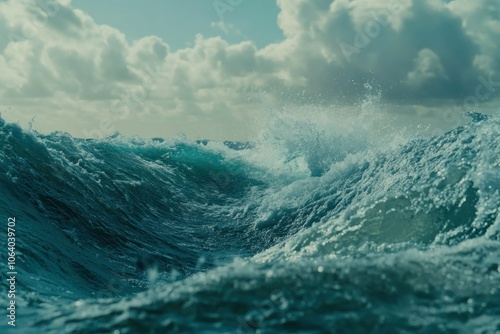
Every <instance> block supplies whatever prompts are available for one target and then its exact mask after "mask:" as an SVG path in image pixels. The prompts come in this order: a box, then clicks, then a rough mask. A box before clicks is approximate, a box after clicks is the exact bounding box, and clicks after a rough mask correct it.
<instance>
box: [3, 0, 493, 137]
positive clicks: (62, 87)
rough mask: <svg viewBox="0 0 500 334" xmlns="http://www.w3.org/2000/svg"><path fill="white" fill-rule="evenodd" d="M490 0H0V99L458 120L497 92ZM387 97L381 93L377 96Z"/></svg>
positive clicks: (107, 111) (209, 123) (205, 124)
mask: <svg viewBox="0 0 500 334" xmlns="http://www.w3.org/2000/svg"><path fill="white" fill-rule="evenodd" d="M498 41H500V2H499V1H498V0H475V1H471V0H397V1H394V2H390V1H388V0H352V1H348V0H335V1H332V0H276V1H274V0H215V1H212V0H185V1H177V0H150V1H146V2H140V1H132V0H107V1H97V0H95V1H89V0H85V1H84V0H73V1H70V0H59V1H55V0H0V95H1V98H0V108H1V109H0V112H2V117H3V118H4V119H6V120H7V121H12V122H19V123H20V124H22V125H23V126H25V125H26V124H28V122H30V121H31V120H32V119H33V117H35V119H34V121H33V128H34V129H36V130H37V131H40V132H52V131H66V132H69V133H70V134H71V135H73V136H76V137H102V136H109V135H112V134H113V133H114V132H116V131H119V132H120V133H123V134H126V135H140V136H143V137H155V136H161V137H173V136H175V135H176V134H177V133H180V132H182V133H186V134H187V135H188V136H190V137H191V138H193V139H196V138H211V139H243V140H246V139H251V138H252V135H253V131H254V130H255V129H254V127H255V126H254V125H253V124H255V122H256V118H259V117H262V115H263V114H265V113H272V112H273V110H283V109H287V108H289V109H294V108H299V109H300V108H301V107H304V106H308V107H309V108H308V109H307V108H306V109H304V110H305V111H304V112H306V111H307V110H310V109H311V106H316V107H317V108H321V109H322V110H324V111H325V112H328V113H331V115H332V117H336V116H335V115H336V114H337V113H338V114H340V110H342V111H344V112H345V111H347V112H349V111H352V112H356V110H358V109H359V106H360V105H361V104H362V101H363V100H365V99H366V97H367V95H370V94H375V95H377V94H379V95H380V98H379V101H378V102H377V103H378V104H379V105H380V106H381V107H380V109H381V110H382V111H381V112H384V113H386V114H388V115H396V116H400V115H403V114H404V115H405V117H408V119H410V118H411V119H412V120H413V121H414V122H421V123H422V124H424V125H425V124H429V123H433V124H437V126H442V125H443V124H445V125H446V126H448V127H449V126H452V125H455V124H456V123H457V122H458V121H459V120H460V119H461V117H460V114H461V113H464V112H465V111H468V110H476V111H480V112H484V113H494V112H497V111H498V110H499V109H498V105H499V103H498V99H499V98H500V43H498ZM382 106H383V107H382Z"/></svg>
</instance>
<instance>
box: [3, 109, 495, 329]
mask: <svg viewBox="0 0 500 334" xmlns="http://www.w3.org/2000/svg"><path fill="white" fill-rule="evenodd" d="M315 129H316V130H315ZM294 130H295V129H293V128H291V127H290V126H282V127H281V132H279V133H277V132H276V131H274V132H273V131H270V133H273V136H271V137H272V138H271V137H270V136H269V135H268V136H261V137H260V138H256V140H255V141H251V142H248V143H247V142H219V141H193V140H189V139H187V138H186V137H183V136H178V137H175V138H171V139H164V138H139V137H126V136H122V135H119V134H116V135H114V136H111V137H108V138H104V139H78V138H74V137H72V136H70V135H69V134H66V133H59V132H56V133H51V134H41V133H38V132H36V131H34V130H31V129H23V128H21V127H20V126H19V125H17V124H13V123H7V122H6V121H4V120H2V119H0V147H1V151H0V214H1V218H0V220H1V221H2V222H3V227H2V229H3V230H4V232H3V237H2V238H0V245H1V249H2V250H3V252H4V254H3V255H2V256H3V257H2V258H3V260H2V263H1V265H0V268H1V271H2V277H4V279H2V283H1V287H2V294H3V295H4V297H6V296H7V292H8V291H9V289H10V286H11V282H9V281H8V280H7V279H6V278H9V277H8V276H9V275H7V272H9V271H11V270H10V269H12V268H10V269H9V268H8V267H7V265H8V262H7V254H8V251H7V249H8V239H7V227H8V222H9V218H15V263H14V267H13V268H14V269H15V271H16V277H15V327H14V326H12V325H9V324H8V321H9V317H8V315H9V313H8V312H9V310H8V309H6V308H8V307H9V304H8V302H2V305H3V306H2V309H3V310H4V311H3V313H4V314H3V315H2V318H3V320H2V322H1V324H0V332H1V333H58V334H59V333H113V334H119V333H121V334H124V333H349V334H355V333H464V334H465V333H477V334H480V333H481V334H490V333H491V334H498V333H500V271H499V262H500V229H499V227H500V217H499V214H498V208H499V206H500V145H499V137H500V120H499V119H498V118H497V117H489V118H486V117H473V119H472V120H471V121H470V122H469V123H467V124H465V125H463V126H459V127H456V128H455V129H453V130H451V131H448V132H446V133H441V134H433V135H412V136H410V135H408V136H405V135H404V134H402V135H398V136H397V137H398V139H397V140H392V141H390V142H384V143H383V145H382V144H380V143H378V142H377V141H376V140H372V139H371V138H370V137H369V136H368V135H363V134H360V133H357V132H356V131H358V129H357V128H356V127H352V128H351V129H343V128H342V127H339V128H337V129H334V131H333V130H332V131H317V128H315V127H314V126H312V125H311V124H309V125H308V126H306V125H304V126H303V129H301V132H300V133H299V135H297V134H296V132H295V131H294ZM270 138H271V139H270ZM4 297H2V300H5V301H6V300H7V298H4Z"/></svg>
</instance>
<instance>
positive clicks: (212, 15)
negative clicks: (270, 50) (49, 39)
mask: <svg viewBox="0 0 500 334" xmlns="http://www.w3.org/2000/svg"><path fill="white" fill-rule="evenodd" d="M220 1H221V2H219V3H226V4H229V3H230V2H228V1H225V0H220ZM214 3H216V2H214V1H211V0H183V1H179V0H148V1H136V0H106V1H97V0H93V1H92V0H73V1H72V4H73V6H74V7H76V8H79V9H82V10H84V11H85V12H87V13H88V14H90V15H91V16H92V18H93V19H94V20H95V21H96V22H97V23H98V24H107V25H110V26H113V27H115V28H117V29H119V30H120V31H122V32H123V33H125V34H126V36H127V38H128V39H129V40H135V39H139V38H142V37H145V36H149V35H156V36H159V37H161V38H162V39H163V40H164V41H165V42H167V43H168V44H169V45H170V47H171V50H174V51H175V50H177V49H180V48H183V47H186V46H191V45H192V44H193V42H194V37H195V35H196V34H199V33H201V34H203V35H204V36H205V37H213V36H222V37H223V38H224V39H225V40H227V41H228V42H230V43H236V42H240V41H243V40H252V41H254V42H255V44H256V45H257V46H258V47H263V46H265V45H267V44H269V43H275V42H279V41H281V40H282V39H283V34H282V32H281V30H280V29H279V28H278V25H277V16H278V13H279V8H278V6H277V5H276V2H275V1H274V0H242V1H241V3H240V4H239V5H237V6H234V7H233V6H231V7H232V10H227V11H225V12H224V13H223V15H222V16H223V20H224V22H225V23H226V24H231V25H233V26H234V27H235V28H236V29H237V30H239V31H240V32H241V33H237V32H236V33H229V34H225V33H223V32H222V31H221V30H219V29H217V28H214V27H211V23H212V22H217V21H220V16H219V15H218V12H217V10H216V9H215V7H214ZM220 12H221V13H222V11H220Z"/></svg>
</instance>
